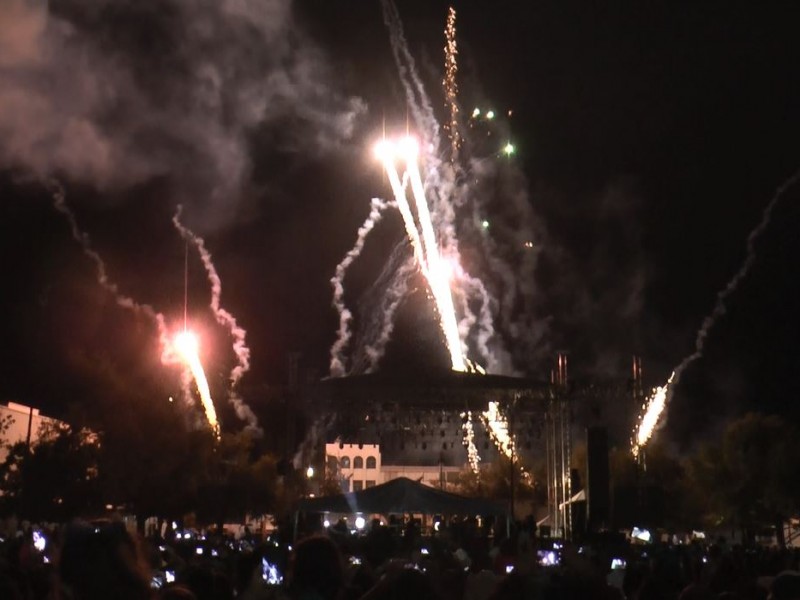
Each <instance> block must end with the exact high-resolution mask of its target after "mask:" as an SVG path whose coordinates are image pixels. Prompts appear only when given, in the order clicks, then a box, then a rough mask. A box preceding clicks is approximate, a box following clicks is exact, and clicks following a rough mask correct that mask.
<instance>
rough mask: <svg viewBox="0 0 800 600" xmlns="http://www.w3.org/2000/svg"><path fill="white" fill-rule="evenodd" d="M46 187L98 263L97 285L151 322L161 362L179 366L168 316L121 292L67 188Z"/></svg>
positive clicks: (54, 183)
mask: <svg viewBox="0 0 800 600" xmlns="http://www.w3.org/2000/svg"><path fill="white" fill-rule="evenodd" d="M45 186H46V188H47V189H48V190H49V191H50V193H51V194H52V197H53V207H54V208H55V209H56V210H57V211H58V212H60V213H61V214H62V215H64V218H66V220H67V223H69V228H70V233H71V234H72V237H73V239H74V240H75V241H76V242H78V244H80V246H81V249H82V250H83V253H84V254H85V255H86V256H87V257H88V258H89V260H91V261H92V263H94V267H95V273H96V276H97V282H98V283H99V284H100V286H101V287H102V288H103V289H104V290H106V291H107V292H108V293H109V294H111V295H112V296H113V298H114V300H115V301H116V303H117V304H118V305H119V306H121V307H122V308H125V309H127V310H130V311H132V312H133V313H135V314H137V315H144V316H145V317H147V318H148V319H150V320H151V321H152V322H153V324H154V325H155V326H156V330H157V331H158V341H159V344H160V346H161V362H162V364H164V365H174V364H178V363H179V362H180V361H179V359H178V358H177V357H175V355H174V353H173V349H172V344H171V342H170V339H169V332H168V331H167V326H166V322H165V320H164V315H162V314H161V313H160V312H157V311H156V310H155V309H154V308H153V307H152V306H150V305H148V304H140V303H138V302H136V301H135V300H134V299H133V298H131V297H130V296H126V295H125V294H123V293H122V292H120V291H119V287H118V286H117V284H116V283H114V282H112V281H111V280H110V278H109V277H108V271H107V270H106V263H105V261H103V259H102V257H101V256H100V254H98V253H97V251H96V250H95V249H94V248H93V247H92V240H91V238H90V237H89V234H87V233H86V232H84V231H81V229H80V227H79V226H78V220H77V219H76V218H75V213H73V212H72V210H71V209H70V208H69V206H68V205H67V201H66V195H65V193H64V188H63V187H62V186H61V184H60V183H59V182H58V181H56V180H55V179H49V180H47V181H46V182H45Z"/></svg>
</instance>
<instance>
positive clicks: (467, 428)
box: [461, 410, 481, 474]
mask: <svg viewBox="0 0 800 600" xmlns="http://www.w3.org/2000/svg"><path fill="white" fill-rule="evenodd" d="M461 419H462V420H463V423H464V424H463V426H462V428H463V430H464V444H465V445H466V447H467V460H468V461H469V467H470V469H472V472H473V473H476V474H478V473H480V468H481V457H480V455H479V454H478V448H477V446H475V428H474V427H473V425H472V411H471V410H468V411H467V412H462V413H461Z"/></svg>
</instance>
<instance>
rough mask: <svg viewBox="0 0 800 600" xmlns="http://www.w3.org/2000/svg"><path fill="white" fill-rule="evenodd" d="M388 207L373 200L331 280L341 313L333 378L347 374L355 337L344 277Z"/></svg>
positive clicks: (335, 344)
mask: <svg viewBox="0 0 800 600" xmlns="http://www.w3.org/2000/svg"><path fill="white" fill-rule="evenodd" d="M387 206H389V203H388V202H386V201H385V200H382V199H380V198H373V199H372V202H371V203H370V211H369V214H368V215H367V218H366V220H365V221H364V223H363V225H361V227H359V229H358V236H357V238H356V243H355V245H354V246H353V247H352V248H351V249H350V250H349V251H348V252H347V254H346V255H345V257H344V258H343V259H342V260H341V262H340V263H339V264H338V265H336V272H335V275H334V276H333V277H332V278H331V285H332V286H333V307H334V308H335V309H336V312H338V313H339V332H338V335H337V338H336V341H335V342H334V343H333V346H332V347H331V366H330V372H331V375H332V376H333V377H342V376H344V375H345V374H346V373H347V367H346V364H345V363H346V358H345V356H344V350H345V348H346V347H347V344H348V342H349V341H350V338H351V337H352V335H353V334H352V331H351V330H350V322H351V321H352V319H353V314H352V313H351V312H350V310H349V309H348V308H347V307H346V306H345V304H344V276H345V273H346V272H347V269H348V268H349V267H350V265H351V264H353V261H354V260H356V259H357V258H358V257H359V256H360V255H361V251H362V250H363V249H364V243H365V241H366V239H367V235H368V234H369V233H370V232H371V231H372V229H373V228H374V227H375V225H377V224H378V222H380V220H381V218H382V217H383V211H384V209H386V207H387Z"/></svg>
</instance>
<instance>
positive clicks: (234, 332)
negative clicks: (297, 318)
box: [172, 205, 261, 433]
mask: <svg viewBox="0 0 800 600" xmlns="http://www.w3.org/2000/svg"><path fill="white" fill-rule="evenodd" d="M181 211H182V207H181V206H180V205H179V206H178V208H177V211H176V212H175V216H174V217H173V218H172V223H173V225H175V228H176V229H177V230H178V231H179V232H180V234H181V236H183V238H184V239H185V240H186V241H187V242H191V243H192V245H193V246H194V247H195V248H196V249H197V251H198V253H199V254H200V260H202V261H203V267H205V270H206V274H207V275H208V281H209V283H210V284H211V312H212V313H213V314H214V318H215V319H216V321H217V323H219V324H220V325H222V326H223V327H225V328H226V329H227V330H228V331H229V332H230V334H231V337H232V338H233V353H234V354H235V355H236V360H237V364H236V366H234V367H233V369H232V370H231V374H230V377H229V380H230V393H229V396H228V401H229V402H230V403H231V405H233V408H234V410H235V411H236V415H237V416H238V417H239V418H240V419H242V420H243V421H245V422H246V423H247V427H248V429H250V430H252V431H253V432H256V433H261V428H260V427H259V426H258V419H257V418H256V415H255V414H254V413H253V411H252V410H251V409H250V407H249V406H247V404H245V402H244V400H242V398H241V397H240V396H239V393H238V390H237V386H238V384H239V380H241V378H242V376H243V375H244V374H245V373H246V372H247V371H249V370H250V348H249V347H248V346H247V342H246V337H247V332H246V331H245V330H244V328H243V327H241V326H239V325H238V324H237V322H236V318H235V317H234V316H233V315H232V314H231V313H230V312H228V311H227V310H225V309H224V308H222V306H221V304H220V298H221V296H222V280H221V279H220V277H219V273H217V269H216V267H215V266H214V261H213V260H212V258H211V253H210V252H209V251H208V249H207V248H206V245H205V242H204V241H203V238H201V237H200V236H198V235H195V234H194V233H193V232H192V231H191V230H190V229H189V228H187V227H186V226H185V225H183V224H182V223H181V221H180V216H181Z"/></svg>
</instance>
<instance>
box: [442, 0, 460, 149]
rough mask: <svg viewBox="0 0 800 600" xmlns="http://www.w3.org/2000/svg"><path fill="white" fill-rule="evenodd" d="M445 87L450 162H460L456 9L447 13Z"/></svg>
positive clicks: (443, 83)
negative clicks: (448, 113)
mask: <svg viewBox="0 0 800 600" xmlns="http://www.w3.org/2000/svg"><path fill="white" fill-rule="evenodd" d="M444 36H445V45H444V80H443V81H442V85H443V86H444V96H445V106H446V107H447V108H449V109H450V122H449V123H448V124H447V125H446V127H445V129H446V130H447V133H448V134H449V135H450V161H451V162H453V163H456V162H458V149H459V148H460V147H461V132H460V131H459V128H458V81H457V80H456V76H457V75H458V45H457V44H456V9H455V8H453V7H452V6H451V7H450V9H449V10H448V11H447V25H446V26H445V29H444Z"/></svg>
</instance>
